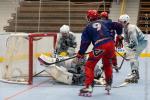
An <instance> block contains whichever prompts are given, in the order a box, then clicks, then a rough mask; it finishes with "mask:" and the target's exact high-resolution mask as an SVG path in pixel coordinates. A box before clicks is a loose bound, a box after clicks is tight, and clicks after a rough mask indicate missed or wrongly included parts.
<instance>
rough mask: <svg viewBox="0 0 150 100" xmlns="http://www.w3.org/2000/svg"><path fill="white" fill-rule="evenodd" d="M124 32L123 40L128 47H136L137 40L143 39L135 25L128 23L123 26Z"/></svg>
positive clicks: (141, 33)
mask: <svg viewBox="0 0 150 100" xmlns="http://www.w3.org/2000/svg"><path fill="white" fill-rule="evenodd" d="M124 33H125V34H124V39H125V42H126V43H127V44H128V46H129V47H130V48H134V47H136V46H137V45H138V44H139V42H142V41H143V40H145V35H144V34H143V32H142V31H141V30H140V29H139V28H138V27H137V26H136V25H132V24H129V25H128V26H127V27H125V29H124Z"/></svg>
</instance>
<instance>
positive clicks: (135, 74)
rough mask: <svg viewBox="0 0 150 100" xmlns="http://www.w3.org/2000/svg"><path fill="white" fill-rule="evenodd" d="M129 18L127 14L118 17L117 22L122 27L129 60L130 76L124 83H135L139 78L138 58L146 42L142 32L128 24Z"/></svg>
mask: <svg viewBox="0 0 150 100" xmlns="http://www.w3.org/2000/svg"><path fill="white" fill-rule="evenodd" d="M129 21H130V17H129V16H128V15H127V14H124V15H121V16H120V17H119V22H120V23H121V24H122V25H123V26H124V48H125V50H126V57H127V58H129V59H130V66H131V74H130V75H128V76H127V78H126V79H125V81H126V82H129V83H130V82H131V83H137V82H138V80H139V78H140V76H139V61H138V57H139V55H140V54H141V52H142V51H143V50H144V49H145V48H146V46H147V43H148V41H147V40H146V38H145V35H144V34H143V33H142V31H141V30H140V29H139V28H138V27H137V26H136V25H133V24H130V23H129Z"/></svg>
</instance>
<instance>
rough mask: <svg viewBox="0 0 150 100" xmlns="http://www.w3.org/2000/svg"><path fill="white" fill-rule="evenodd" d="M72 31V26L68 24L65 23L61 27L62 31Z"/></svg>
mask: <svg viewBox="0 0 150 100" xmlns="http://www.w3.org/2000/svg"><path fill="white" fill-rule="evenodd" d="M69 32H70V27H69V26H68V25H63V26H61V28H60V33H69Z"/></svg>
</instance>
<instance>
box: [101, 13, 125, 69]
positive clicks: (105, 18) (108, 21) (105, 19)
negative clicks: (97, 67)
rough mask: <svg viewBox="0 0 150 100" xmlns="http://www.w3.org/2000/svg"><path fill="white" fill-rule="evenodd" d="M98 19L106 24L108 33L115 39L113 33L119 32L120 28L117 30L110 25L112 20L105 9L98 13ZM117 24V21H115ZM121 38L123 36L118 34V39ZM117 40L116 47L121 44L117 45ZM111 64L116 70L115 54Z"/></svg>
mask: <svg viewBox="0 0 150 100" xmlns="http://www.w3.org/2000/svg"><path fill="white" fill-rule="evenodd" d="M100 19H101V20H102V21H103V22H104V23H105V24H106V25H107V27H108V28H109V30H110V34H111V36H112V38H113V39H114V41H115V34H120V30H119V32H118V30H116V29H115V28H114V27H113V26H111V25H110V24H111V23H112V20H111V19H109V18H108V13H107V12H105V11H104V12H101V13H100ZM114 23H115V22H114ZM117 24H119V23H117ZM118 28H119V29H122V25H119V27H118ZM122 38H123V37H121V35H120V39H122ZM117 39H119V38H117ZM118 41H119V40H118ZM118 41H117V42H116V44H117V47H118V46H120V45H122V44H119V45H118ZM112 64H113V68H114V69H115V70H116V72H118V64H117V57H116V55H115V56H114V58H112Z"/></svg>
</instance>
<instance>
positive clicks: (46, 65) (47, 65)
mask: <svg viewBox="0 0 150 100" xmlns="http://www.w3.org/2000/svg"><path fill="white" fill-rule="evenodd" d="M87 54H89V52H87V53H85V55H87ZM76 57H77V55H75V56H72V57H69V58H66V59H63V60H60V61H56V62H52V63H48V62H44V61H43V60H42V59H41V58H40V57H38V60H39V61H40V62H44V63H45V67H49V65H53V64H57V63H60V62H64V61H67V60H70V59H73V58H76ZM44 71H45V70H42V71H40V72H38V73H37V74H35V75H34V76H33V77H35V76H37V75H39V74H41V73H42V72H44Z"/></svg>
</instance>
